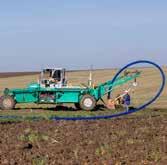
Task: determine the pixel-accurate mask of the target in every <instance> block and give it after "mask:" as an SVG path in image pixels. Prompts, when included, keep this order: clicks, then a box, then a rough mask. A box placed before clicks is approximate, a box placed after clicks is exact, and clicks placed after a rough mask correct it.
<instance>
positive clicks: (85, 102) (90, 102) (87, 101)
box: [84, 98, 93, 107]
mask: <svg viewBox="0 0 167 165" xmlns="http://www.w3.org/2000/svg"><path fill="white" fill-rule="evenodd" d="M92 104H93V102H92V100H91V99H90V98H86V99H85V100H84V105H85V106H86V107H91V106H92Z"/></svg>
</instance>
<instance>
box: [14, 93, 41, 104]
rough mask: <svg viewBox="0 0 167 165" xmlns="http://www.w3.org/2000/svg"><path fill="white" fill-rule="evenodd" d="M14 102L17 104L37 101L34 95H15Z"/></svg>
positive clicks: (36, 96)
mask: <svg viewBox="0 0 167 165" xmlns="http://www.w3.org/2000/svg"><path fill="white" fill-rule="evenodd" d="M15 100H16V101H17V102H18V103H31V102H37V101H38V95H37V94H36V93H34V92H33V93H31V92H30V93H28V92H27V93H16V94H15Z"/></svg>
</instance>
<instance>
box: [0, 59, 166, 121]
mask: <svg viewBox="0 0 167 165" xmlns="http://www.w3.org/2000/svg"><path fill="white" fill-rule="evenodd" d="M143 63H144V64H150V65H153V66H154V67H155V68H156V69H158V70H159V72H160V75H161V79H162V82H161V85H160V88H159V90H158V92H157V94H156V95H155V96H154V97H153V98H152V99H151V100H149V101H148V102H146V103H144V104H143V105H140V106H139V107H136V108H135V109H133V110H130V111H128V112H121V113H117V114H112V115H104V116H89V117H84V116H83V117H57V116H52V117H50V118H49V119H50V120H73V121H76V120H99V119H111V118H115V117H120V116H124V115H128V114H131V113H134V112H137V111H140V110H143V109H145V108H146V107H147V106H148V105H150V104H152V103H153V102H154V101H155V100H157V99H158V97H159V96H160V95H161V93H162V91H163V89H164V87H165V74H164V72H163V70H162V68H161V67H160V66H159V65H157V64H156V63H154V62H151V61H147V60H139V61H135V62H132V63H129V64H128V65H126V66H124V67H123V68H122V69H120V70H119V71H118V72H117V74H116V75H115V76H114V78H113V79H112V80H111V83H114V82H115V80H116V79H117V77H118V76H119V75H120V74H121V73H122V71H124V70H125V69H127V68H129V67H131V66H133V65H136V64H143ZM39 118H40V117H39ZM0 119H22V117H21V116H19V117H18V116H0ZM37 119H38V117H32V120H37Z"/></svg>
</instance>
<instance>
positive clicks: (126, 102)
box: [123, 90, 131, 112]
mask: <svg viewBox="0 0 167 165" xmlns="http://www.w3.org/2000/svg"><path fill="white" fill-rule="evenodd" d="M123 104H124V106H125V107H126V111H127V112H128V111H129V106H130V104H131V97H130V95H129V92H128V91H127V90H125V92H124V96H123Z"/></svg>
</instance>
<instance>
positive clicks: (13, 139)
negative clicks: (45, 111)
mask: <svg viewBox="0 0 167 165" xmlns="http://www.w3.org/2000/svg"><path fill="white" fill-rule="evenodd" d="M166 124H167V116H161V115H159V116H152V117H151V116H150V117H144V116H136V117H134V116H129V117H126V118H117V119H113V120H99V121H39V122H21V123H2V124H0V130H1V131H0V164H2V165H8V164H9V165H17V164H18V165H24V164H25V165H26V164H29V165H31V164H34V165H36V164H38V165H43V164H49V165H80V164H81V165H92V164H97V165H112V164H113V165H131V164H132V165H134V164H135V165H144V164H145V165H165V164H167V127H166Z"/></svg>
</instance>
